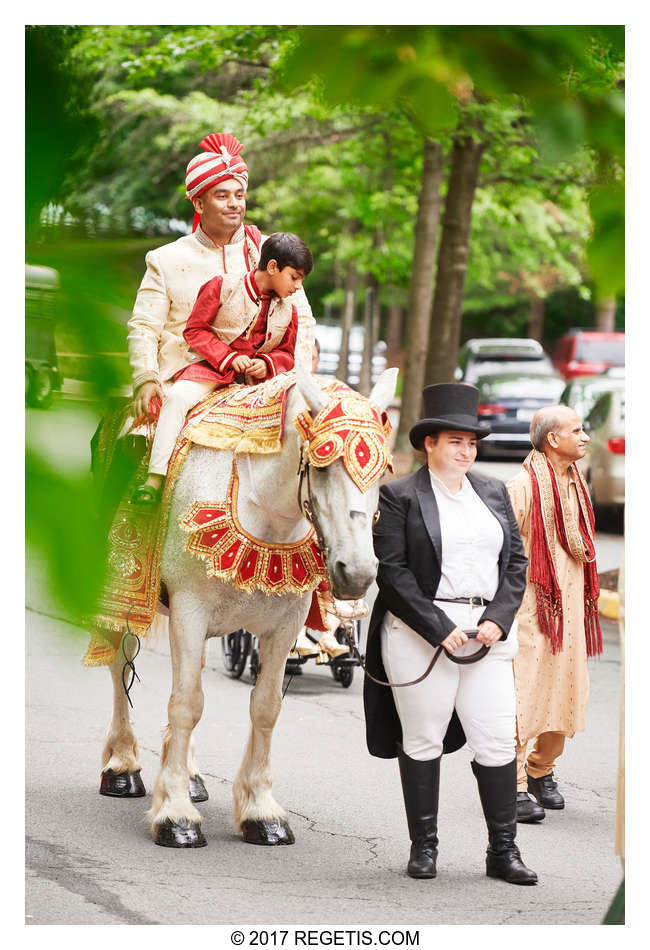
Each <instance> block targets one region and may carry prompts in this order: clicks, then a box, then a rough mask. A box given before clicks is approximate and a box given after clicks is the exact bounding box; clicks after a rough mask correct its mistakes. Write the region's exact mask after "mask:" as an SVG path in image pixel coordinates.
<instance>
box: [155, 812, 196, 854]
mask: <svg viewBox="0 0 650 950" xmlns="http://www.w3.org/2000/svg"><path fill="white" fill-rule="evenodd" d="M153 840H154V841H155V842H156V844H159V845H160V846H161V847H163V848H205V846H206V845H207V843H208V842H207V841H206V840H205V838H204V837H203V832H202V831H201V825H200V824H199V823H198V821H188V820H187V819H186V818H181V819H180V821H172V820H171V819H170V818H165V820H164V821H162V822H161V823H160V824H159V825H156V826H155V828H154V835H153Z"/></svg>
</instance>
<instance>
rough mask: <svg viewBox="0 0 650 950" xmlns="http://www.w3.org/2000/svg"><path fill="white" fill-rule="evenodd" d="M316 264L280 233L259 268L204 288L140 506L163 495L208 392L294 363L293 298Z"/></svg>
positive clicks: (138, 495)
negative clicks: (192, 417)
mask: <svg viewBox="0 0 650 950" xmlns="http://www.w3.org/2000/svg"><path fill="white" fill-rule="evenodd" d="M312 266H313V260H312V256H311V252H310V250H309V248H308V247H307V246H306V244H303V242H302V241H301V240H300V238H299V237H297V236H296V235H295V234H290V233H287V232H283V231H278V232H276V233H275V234H271V235H270V236H269V237H268V238H267V239H266V241H265V242H264V244H263V245H262V251H261V255H260V260H259V264H258V266H257V269H256V270H253V271H251V272H250V273H249V274H245V275H244V277H241V276H239V275H237V276H235V275H233V276H231V275H229V274H226V275H225V276H223V277H222V276H217V277H213V278H212V280H209V281H208V282H207V283H206V284H204V285H203V286H202V287H201V289H200V290H199V293H198V296H197V298H196V302H195V304H194V308H193V309H192V313H191V314H190V317H189V320H188V321H187V326H186V327H185V330H184V333H183V336H184V337H185V340H186V342H187V343H188V344H189V346H188V352H187V362H188V365H187V366H186V367H184V368H183V369H181V370H180V371H179V372H178V373H176V375H175V376H174V383H173V385H172V387H171V389H170V390H169V392H168V394H167V396H166V397H165V399H164V401H163V405H162V409H161V411H160V417H159V419H158V424H157V426H156V434H155V437H154V441H153V445H152V448H151V458H150V461H149V474H148V477H147V480H146V481H145V482H144V484H143V485H140V486H138V487H137V488H136V490H135V492H134V493H133V496H132V498H131V502H132V503H133V504H138V505H151V504H155V503H156V502H157V501H158V500H159V498H160V494H161V489H162V484H163V481H164V478H165V476H166V474H167V466H168V464H169V459H170V456H171V454H172V451H173V449H174V445H175V444H176V439H177V438H178V435H179V433H180V431H181V429H182V428H183V423H184V422H185V417H186V415H187V413H188V411H189V410H190V409H191V408H192V407H193V406H195V405H196V404H197V403H198V402H200V401H201V399H203V398H204V397H205V396H207V395H208V393H211V392H213V391H214V390H215V389H217V388H219V387H221V386H229V385H230V384H231V383H234V382H236V381H237V380H238V379H240V378H241V377H244V379H245V381H246V382H247V383H249V384H250V383H255V382H259V381H261V380H264V379H267V378H268V377H270V376H276V375H277V374H278V373H285V372H287V371H288V370H290V369H293V365H294V349H295V345H296V333H297V329H298V313H297V310H296V307H295V306H294V305H293V304H292V303H291V300H290V297H291V295H292V294H293V293H295V291H297V290H300V288H301V287H302V282H303V280H304V279H305V277H307V275H308V274H309V272H310V271H311V269H312ZM190 347H191V349H190Z"/></svg>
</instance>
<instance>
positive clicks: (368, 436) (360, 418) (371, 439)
mask: <svg viewBox="0 0 650 950" xmlns="http://www.w3.org/2000/svg"><path fill="white" fill-rule="evenodd" d="M325 392H327V393H328V394H329V396H330V398H329V401H328V403H327V405H326V406H325V408H324V409H321V411H320V412H319V413H317V415H316V416H315V417H314V418H312V416H311V413H310V412H309V411H307V410H305V411H304V412H301V413H300V414H299V415H298V416H297V417H296V419H295V420H294V425H295V426H296V428H297V429H298V432H299V433H300V435H301V436H302V439H303V442H304V443H305V445H306V448H307V458H308V460H309V462H310V463H311V464H312V465H314V466H316V467H317V468H325V467H326V466H328V465H331V464H332V462H334V461H335V460H336V459H338V458H342V459H343V464H344V465H345V468H346V471H347V473H348V475H349V476H350V478H351V479H352V481H353V482H354V483H355V485H356V486H357V488H358V489H359V490H360V491H362V492H365V491H367V490H368V489H369V488H370V486H371V485H373V484H374V483H375V482H376V481H377V480H378V479H379V478H381V476H382V475H383V474H384V472H385V470H386V468H389V469H390V470H391V471H392V470H393V468H392V462H391V455H390V451H389V449H388V437H389V435H390V432H391V424H390V422H389V421H388V416H387V415H386V414H385V413H383V414H381V413H380V412H379V409H378V408H377V406H374V405H373V404H372V403H371V402H369V401H368V400H367V399H365V398H364V397H363V396H360V395H359V394H358V393H356V392H355V391H354V390H353V389H350V388H349V387H348V386H346V385H345V384H344V383H332V384H331V385H330V386H328V387H327V388H326V389H325Z"/></svg>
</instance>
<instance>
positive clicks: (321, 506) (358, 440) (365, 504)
mask: <svg viewBox="0 0 650 950" xmlns="http://www.w3.org/2000/svg"><path fill="white" fill-rule="evenodd" d="M397 373H398V370H397V369H387V370H385V371H384V373H383V374H382V376H381V377H380V379H379V380H378V381H377V383H376V385H375V387H374V389H373V391H372V393H371V394H370V398H369V399H366V398H365V397H364V396H361V395H359V393H356V392H355V391H354V390H352V389H349V388H348V387H347V386H344V385H343V384H342V383H339V384H335V385H333V386H332V387H328V389H329V391H325V390H323V389H321V387H320V386H319V384H318V382H317V381H316V379H315V378H314V377H313V376H309V375H308V374H306V373H302V372H300V371H297V373H296V383H297V387H298V389H299V391H300V393H301V395H302V396H303V398H304V400H305V402H306V403H307V406H308V407H309V411H307V412H303V413H300V415H299V416H298V417H297V418H296V420H295V425H296V427H297V429H298V431H299V432H300V434H301V436H302V438H303V463H306V469H305V471H306V473H307V478H306V479H304V481H307V486H305V484H304V481H303V486H302V497H303V499H304V498H305V497H306V495H307V493H308V494H309V499H308V500H309V503H310V505H311V513H312V517H313V521H314V524H315V526H316V528H317V531H319V533H320V534H321V535H322V538H321V543H322V545H323V547H324V552H325V556H326V558H327V567H328V570H329V575H330V580H331V583H332V590H333V593H334V596H335V597H337V598H338V599H339V600H353V599H356V598H359V597H362V596H363V595H364V594H365V592H366V591H367V590H368V587H369V586H370V584H371V583H372V581H373V580H374V579H375V575H376V573H377V559H376V557H375V552H374V549H373V543H372V525H373V520H374V518H375V513H376V511H377V503H378V498H379V479H380V477H381V476H382V475H383V473H384V471H385V470H386V467H387V466H388V465H390V453H389V450H388V445H387V436H388V433H389V432H390V424H389V423H388V421H387V418H386V416H385V413H384V410H385V409H386V407H387V406H388V404H389V402H390V400H391V399H392V398H393V396H394V394H395V384H396V382H397Z"/></svg>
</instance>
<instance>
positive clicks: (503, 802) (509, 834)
mask: <svg viewBox="0 0 650 950" xmlns="http://www.w3.org/2000/svg"><path fill="white" fill-rule="evenodd" d="M472 772H473V773H474V775H475V776H476V781H477V782H478V792H479V795H480V797H481V805H482V806H483V814H484V815H485V821H486V823H487V828H488V849H487V858H486V861H485V867H486V874H487V876H488V877H500V878H502V879H503V880H504V881H507V882H508V883H509V884H537V875H536V874H535V872H534V871H531V870H530V868H527V867H526V865H525V864H524V863H523V861H522V860H521V854H520V853H519V848H518V847H517V845H516V844H515V835H516V834H517V760H516V759H513V760H512V762H509V763H508V765H498V766H495V767H488V766H486V765H479V764H478V762H474V761H473V762H472Z"/></svg>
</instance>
